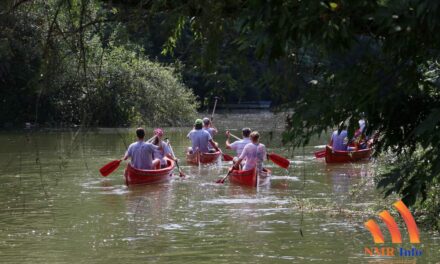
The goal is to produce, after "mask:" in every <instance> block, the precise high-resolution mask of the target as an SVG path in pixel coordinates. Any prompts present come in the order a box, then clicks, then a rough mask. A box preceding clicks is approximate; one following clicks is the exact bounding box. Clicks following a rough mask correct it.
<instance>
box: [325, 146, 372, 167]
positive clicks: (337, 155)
mask: <svg viewBox="0 0 440 264" xmlns="http://www.w3.org/2000/svg"><path fill="white" fill-rule="evenodd" d="M370 156H371V148H367V149H361V150H355V151H339V150H336V151H334V150H333V148H332V147H331V146H328V145H327V146H326V149H325V162H327V163H344V162H355V161H359V160H363V159H369V158H370Z"/></svg>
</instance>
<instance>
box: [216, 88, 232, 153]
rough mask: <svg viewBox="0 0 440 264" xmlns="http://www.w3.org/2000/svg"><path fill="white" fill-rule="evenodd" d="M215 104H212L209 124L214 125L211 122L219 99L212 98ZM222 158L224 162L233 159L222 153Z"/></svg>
mask: <svg viewBox="0 0 440 264" xmlns="http://www.w3.org/2000/svg"><path fill="white" fill-rule="evenodd" d="M214 99H215V102H214V107H213V108H212V113H211V124H212V125H214V123H213V122H212V121H213V120H214V114H215V108H216V107H217V101H218V99H219V97H217V96H216V97H214ZM222 157H223V160H224V161H232V160H233V159H234V157H232V156H231V155H228V154H225V153H223V152H222Z"/></svg>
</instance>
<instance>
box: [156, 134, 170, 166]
mask: <svg viewBox="0 0 440 264" xmlns="http://www.w3.org/2000/svg"><path fill="white" fill-rule="evenodd" d="M163 134H164V132H163V130H162V129H161V128H156V129H155V130H154V136H155V137H154V139H153V144H154V145H155V146H161V147H162V150H159V149H158V150H155V151H154V154H153V156H154V159H159V160H160V166H161V167H162V168H164V167H166V166H167V161H166V159H165V157H167V158H169V159H171V160H174V158H173V155H172V154H171V149H170V146H168V144H167V143H166V142H164V141H163V140H162V137H163Z"/></svg>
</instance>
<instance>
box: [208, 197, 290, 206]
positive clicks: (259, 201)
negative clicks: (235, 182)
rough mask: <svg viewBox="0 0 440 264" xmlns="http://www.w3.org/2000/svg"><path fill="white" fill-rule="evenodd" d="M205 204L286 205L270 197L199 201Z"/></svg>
mask: <svg viewBox="0 0 440 264" xmlns="http://www.w3.org/2000/svg"><path fill="white" fill-rule="evenodd" d="M200 202H201V203H206V204H220V205H221V204H280V205H281V204H288V203H289V201H287V200H280V199H274V198H271V197H264V198H236V199H234V198H232V199H227V198H224V199H212V200H207V201H200Z"/></svg>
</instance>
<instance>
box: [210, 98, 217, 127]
mask: <svg viewBox="0 0 440 264" xmlns="http://www.w3.org/2000/svg"><path fill="white" fill-rule="evenodd" d="M214 99H215V102H214V107H213V108H212V114H211V122H212V120H214V113H215V108H216V106H217V100H218V97H217V96H216V97H214Z"/></svg>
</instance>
